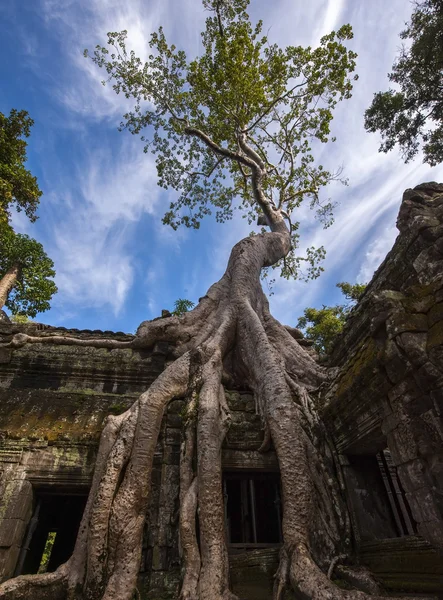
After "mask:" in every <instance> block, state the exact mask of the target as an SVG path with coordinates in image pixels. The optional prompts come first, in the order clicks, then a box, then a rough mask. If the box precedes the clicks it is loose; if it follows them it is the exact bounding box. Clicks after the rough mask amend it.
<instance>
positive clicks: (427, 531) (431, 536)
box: [417, 520, 443, 548]
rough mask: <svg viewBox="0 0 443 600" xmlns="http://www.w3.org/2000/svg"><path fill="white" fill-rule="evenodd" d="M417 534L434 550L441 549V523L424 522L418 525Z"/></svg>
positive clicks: (442, 525)
mask: <svg viewBox="0 0 443 600" xmlns="http://www.w3.org/2000/svg"><path fill="white" fill-rule="evenodd" d="M417 529H418V534H419V535H421V536H422V537H423V538H424V539H425V540H428V542H430V543H431V544H432V545H433V546H435V547H436V548H443V521H441V520H438V521H437V520H434V521H425V522H422V523H418V525H417Z"/></svg>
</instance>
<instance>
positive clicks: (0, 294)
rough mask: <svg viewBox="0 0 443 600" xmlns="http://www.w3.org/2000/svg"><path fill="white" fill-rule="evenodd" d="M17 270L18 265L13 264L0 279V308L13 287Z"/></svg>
mask: <svg viewBox="0 0 443 600" xmlns="http://www.w3.org/2000/svg"><path fill="white" fill-rule="evenodd" d="M19 270H20V267H19V266H18V265H13V266H12V267H11V268H10V269H8V270H7V271H6V273H5V274H4V275H3V277H2V278H1V279H0V310H1V309H2V308H3V307H4V305H5V304H6V301H7V299H8V295H9V292H10V291H11V290H12V289H13V287H14V286H15V284H16V282H17V278H18V275H19Z"/></svg>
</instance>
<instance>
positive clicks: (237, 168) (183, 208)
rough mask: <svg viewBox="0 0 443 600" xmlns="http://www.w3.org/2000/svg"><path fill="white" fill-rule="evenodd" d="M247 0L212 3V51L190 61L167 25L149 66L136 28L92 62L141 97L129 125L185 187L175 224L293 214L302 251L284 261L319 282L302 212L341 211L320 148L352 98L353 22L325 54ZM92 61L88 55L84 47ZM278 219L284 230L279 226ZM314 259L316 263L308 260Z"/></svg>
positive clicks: (172, 180)
mask: <svg viewBox="0 0 443 600" xmlns="http://www.w3.org/2000/svg"><path fill="white" fill-rule="evenodd" d="M248 4H249V1H248V0H230V1H228V0H226V1H220V0H204V2H203V5H204V8H205V9H207V10H208V11H209V14H210V16H209V17H208V18H207V19H206V28H205V31H204V32H203V33H202V44H203V53H202V55H201V56H200V57H198V58H195V59H193V60H188V58H187V57H186V54H185V52H184V51H183V50H179V49H177V48H176V47H175V46H174V45H170V44H169V43H168V42H167V39H166V36H165V33H164V31H163V29H162V28H160V29H159V30H158V31H157V32H154V33H153V34H152V35H151V39H150V47H151V49H152V54H151V55H150V56H149V57H148V60H147V61H145V62H144V61H142V60H141V59H140V58H139V57H137V56H136V55H135V53H134V52H133V51H130V50H128V49H127V46H126V38H127V32H126V31H122V32H112V33H109V34H108V45H107V46H97V47H96V49H95V51H94V52H93V53H92V55H91V58H92V60H93V61H94V62H95V63H96V64H97V65H98V66H100V67H102V68H103V69H104V70H105V71H106V72H107V74H108V78H107V79H106V81H104V82H103V83H106V82H112V85H113V88H114V90H115V91H116V92H117V93H122V94H125V96H126V97H127V98H130V99H133V100H134V108H133V110H131V111H129V112H128V113H127V114H126V115H125V116H124V121H123V122H122V124H121V127H122V128H127V129H128V130H129V131H130V132H131V133H133V134H139V133H142V136H143V140H144V141H145V143H146V145H145V151H146V152H148V151H152V152H153V153H154V154H155V155H156V165H157V172H158V178H159V179H158V181H159V185H160V186H161V187H163V188H165V189H168V188H172V189H174V190H177V191H178V192H179V196H178V198H177V199H176V200H174V201H173V202H172V203H171V204H170V206H169V210H167V211H166V214H165V216H164V219H163V221H164V223H166V224H169V225H171V226H172V227H173V228H174V229H175V228H177V227H178V226H180V225H185V226H186V227H194V228H198V227H199V225H200V222H201V220H202V218H203V217H205V216H206V215H209V214H211V212H212V211H215V216H216V219H217V220H218V221H220V222H224V221H227V220H229V219H231V218H232V216H233V214H234V211H235V210H236V209H240V210H241V211H243V216H245V217H247V218H249V222H250V223H252V222H255V221H256V220H257V218H259V219H260V218H261V222H262V223H265V224H266V225H269V226H271V229H272V226H273V223H274V222H275V221H276V219H275V216H276V215H278V216H279V217H280V216H281V215H283V216H284V218H285V219H286V221H287V223H288V228H289V230H290V234H291V240H292V250H291V252H290V253H289V254H288V255H287V256H286V257H285V258H284V259H282V260H281V261H279V262H278V265H279V266H281V267H282V274H283V275H284V276H285V277H288V278H289V277H297V276H299V275H300V272H301V270H300V269H299V267H300V265H301V263H302V261H307V264H308V269H307V270H305V273H306V274H307V276H308V277H315V276H318V275H319V272H320V268H319V266H318V261H319V260H320V259H321V258H323V256H324V249H323V248H309V249H308V251H307V254H306V256H304V257H299V256H297V254H296V253H295V250H296V249H297V247H298V246H299V233H298V228H299V222H298V221H297V216H296V209H298V208H299V207H300V205H301V203H302V202H303V201H307V202H309V205H310V207H311V208H313V209H315V210H316V213H317V216H318V217H319V218H320V219H321V220H322V221H323V222H324V224H325V225H326V226H327V225H329V224H330V223H331V219H332V216H331V213H332V208H333V205H332V203H331V202H330V201H329V200H323V199H322V198H321V194H320V191H321V188H322V187H323V186H325V185H327V184H328V183H329V182H330V181H332V180H336V179H339V180H341V181H344V180H343V179H342V178H341V170H340V169H339V170H338V171H336V172H331V171H329V170H327V169H326V168H324V167H323V165H321V164H316V163H315V160H314V156H313V149H312V145H313V144H314V143H315V142H320V143H326V142H328V141H334V138H333V137H332V136H331V131H330V125H331V120H332V114H333V109H334V107H335V106H336V104H337V102H339V101H340V100H343V99H346V98H349V97H350V95H351V90H352V79H356V78H357V76H353V77H352V78H351V77H350V74H351V73H352V72H353V71H354V68H355V58H356V54H355V53H354V52H352V51H351V50H348V49H347V48H346V47H345V45H344V42H345V41H347V40H350V39H351V38H352V30H351V27H350V26H349V25H344V26H343V27H341V28H340V29H339V30H338V31H337V32H332V33H330V34H328V35H326V36H324V37H323V38H322V39H321V42H320V45H319V46H318V47H316V48H310V47H308V48H303V47H301V46H288V47H287V48H284V49H282V48H280V47H279V46H278V45H277V44H272V43H271V42H270V41H269V40H268V37H267V36H266V35H263V24H262V22H261V21H259V22H258V23H257V24H256V25H255V26H254V25H252V24H251V22H250V19H249V16H248V14H247V12H246V9H247V7H248ZM85 55H86V56H88V51H87V50H86V51H85ZM274 224H275V223H274ZM304 264H306V262H305V263H304Z"/></svg>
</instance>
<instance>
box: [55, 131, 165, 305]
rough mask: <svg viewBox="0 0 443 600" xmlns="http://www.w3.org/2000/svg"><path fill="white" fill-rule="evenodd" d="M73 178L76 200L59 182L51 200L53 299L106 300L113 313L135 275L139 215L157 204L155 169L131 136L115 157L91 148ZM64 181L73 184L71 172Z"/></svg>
mask: <svg viewBox="0 0 443 600" xmlns="http://www.w3.org/2000/svg"><path fill="white" fill-rule="evenodd" d="M116 165H118V168H116ZM77 177H78V185H77V189H78V197H77V198H76V199H73V198H72V197H70V196H69V195H68V197H66V195H65V194H64V193H63V191H62V188H61V186H60V190H59V194H57V192H54V195H53V197H52V200H51V201H52V208H53V210H54V211H55V215H54V219H53V221H52V222H50V221H48V225H49V226H50V227H51V229H52V232H51V235H50V236H49V239H50V240H51V241H50V244H52V248H51V256H53V258H54V260H55V262H56V268H57V284H58V286H59V289H60V292H59V296H58V298H57V304H59V303H60V304H62V305H63V304H65V303H70V302H75V303H76V304H77V306H78V307H79V308H80V307H87V306H94V307H98V306H106V305H109V306H110V307H111V308H112V310H113V312H114V314H118V312H119V311H120V310H121V308H122V306H123V303H124V302H125V300H126V297H127V294H128V291H129V289H130V288H131V285H132V283H133V280H134V267H133V265H132V262H133V260H132V258H131V255H130V253H129V251H128V249H127V246H128V243H129V242H130V241H131V240H132V236H133V235H134V230H135V226H136V225H137V222H138V220H139V219H140V218H141V216H142V214H143V213H147V214H150V215H153V214H154V212H155V211H156V209H157V206H158V199H159V194H158V188H157V186H156V174H155V171H154V169H153V166H152V164H151V163H149V162H148V161H146V160H145V156H144V155H143V153H142V152H140V148H139V144H137V143H136V140H130V141H126V142H125V143H123V144H122V146H121V149H120V151H119V152H118V153H117V156H113V155H112V153H111V152H109V151H106V150H103V149H102V150H100V151H99V152H96V153H94V152H91V153H90V155H89V156H88V157H87V158H85V160H84V161H83V163H82V168H81V170H79V172H78V173H77ZM63 181H64V184H65V186H66V188H67V189H69V188H72V187H74V186H75V177H70V176H68V177H67V178H66V180H63V179H62V182H63ZM62 184H63V183H62Z"/></svg>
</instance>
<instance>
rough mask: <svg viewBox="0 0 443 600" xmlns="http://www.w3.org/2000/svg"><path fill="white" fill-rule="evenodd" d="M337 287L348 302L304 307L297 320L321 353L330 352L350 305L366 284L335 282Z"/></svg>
mask: <svg viewBox="0 0 443 600" xmlns="http://www.w3.org/2000/svg"><path fill="white" fill-rule="evenodd" d="M337 287H338V288H340V289H341V291H342V292H343V295H344V296H345V298H346V300H347V301H348V302H346V303H345V304H336V305H335V306H325V305H323V308H305V310H304V313H303V317H300V318H299V319H298V322H297V327H299V328H300V329H302V330H303V331H304V334H305V337H306V338H307V339H308V340H313V342H314V348H315V349H316V350H317V351H318V352H319V353H320V354H321V355H326V354H329V353H330V352H331V350H332V347H333V345H334V343H335V340H336V339H337V336H338V334H339V333H340V332H341V331H342V329H343V327H344V324H345V323H346V319H347V317H348V315H349V313H350V311H351V309H352V307H353V306H354V305H355V303H356V302H357V301H358V299H359V298H360V297H361V295H362V294H363V292H364V291H365V288H366V285H365V284H362V283H355V284H354V285H352V284H350V283H346V282H342V283H337Z"/></svg>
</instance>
